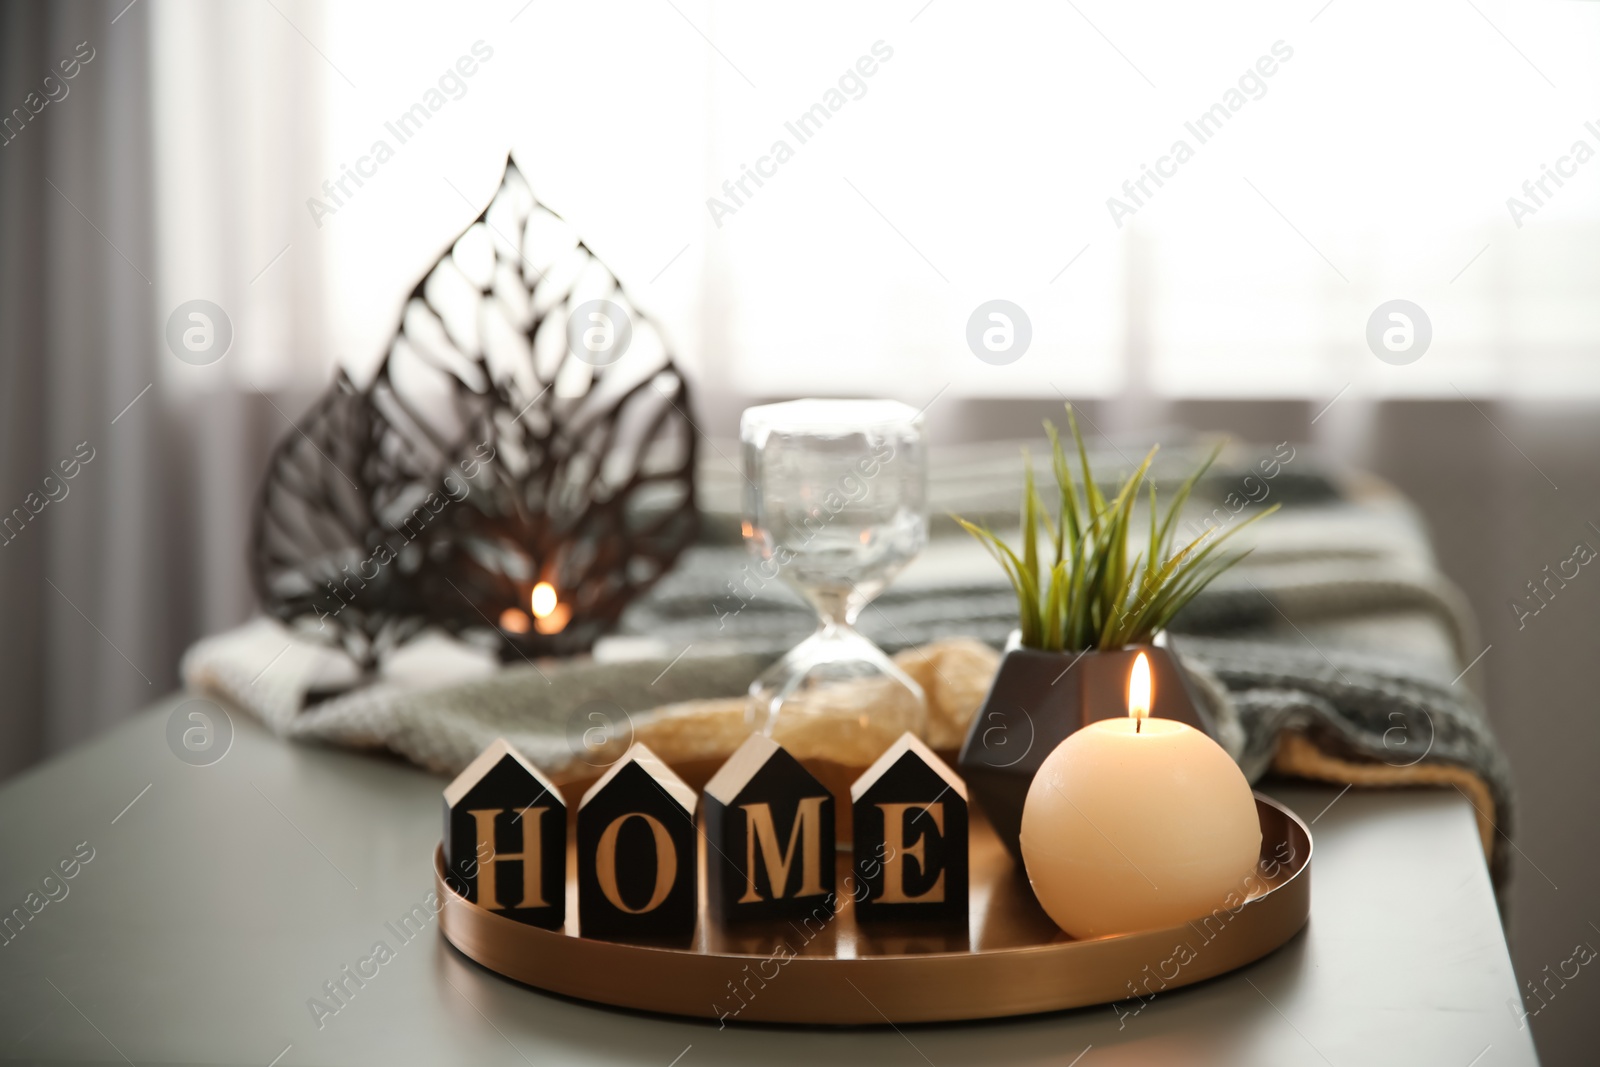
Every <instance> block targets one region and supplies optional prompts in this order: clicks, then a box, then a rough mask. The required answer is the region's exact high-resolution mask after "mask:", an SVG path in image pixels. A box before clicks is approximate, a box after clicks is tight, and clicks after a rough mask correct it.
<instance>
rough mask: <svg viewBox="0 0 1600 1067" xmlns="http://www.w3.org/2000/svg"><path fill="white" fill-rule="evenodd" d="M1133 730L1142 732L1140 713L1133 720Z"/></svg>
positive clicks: (1138, 732)
mask: <svg viewBox="0 0 1600 1067" xmlns="http://www.w3.org/2000/svg"><path fill="white" fill-rule="evenodd" d="M1133 732H1134V733H1136V734H1140V733H1144V716H1142V715H1140V716H1138V717H1136V718H1135V719H1134V720H1133Z"/></svg>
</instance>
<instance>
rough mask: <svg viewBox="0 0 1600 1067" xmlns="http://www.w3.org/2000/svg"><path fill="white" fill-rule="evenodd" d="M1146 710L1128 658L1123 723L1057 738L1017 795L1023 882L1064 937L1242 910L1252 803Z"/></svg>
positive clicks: (1251, 860)
mask: <svg viewBox="0 0 1600 1067" xmlns="http://www.w3.org/2000/svg"><path fill="white" fill-rule="evenodd" d="M1150 703H1151V680H1150V664H1149V661H1148V660H1147V659H1146V658H1145V656H1144V654H1143V653H1140V654H1139V656H1138V657H1137V658H1136V659H1135V660H1134V665H1133V670H1132V671H1131V673H1130V676H1129V680H1128V716H1127V718H1120V719H1102V720H1100V721H1098V722H1092V723H1090V724H1089V725H1087V726H1085V727H1083V728H1082V729H1080V730H1078V731H1076V732H1075V733H1073V734H1071V735H1069V736H1068V737H1067V739H1066V740H1065V741H1063V742H1061V744H1060V745H1059V746H1057V747H1056V749H1055V751H1054V752H1052V753H1050V755H1049V756H1048V757H1047V758H1046V759H1045V761H1044V763H1043V765H1041V766H1040V768H1039V773H1038V774H1037V775H1035V776H1034V779H1033V784H1032V786H1030V787H1029V789H1028V799H1027V803H1026V804H1025V806H1024V807H1023V812H1022V857H1023V862H1024V863H1025V865H1026V866H1027V870H1028V880H1029V881H1030V882H1031V883H1032V885H1033V891H1034V895H1035V896H1037V897H1038V898H1039V904H1040V905H1041V906H1042V907H1043V908H1044V910H1045V912H1046V913H1047V914H1048V915H1049V916H1050V918H1051V919H1053V920H1055V923H1056V925H1057V926H1060V927H1061V928H1062V929H1063V930H1065V931H1066V932H1067V933H1069V934H1071V935H1072V936H1073V937H1076V938H1090V937H1101V936H1104V935H1107V934H1119V933H1131V932H1133V931H1137V930H1151V929H1159V928H1161V927H1166V926H1176V925H1178V924H1180V923H1183V922H1185V921H1187V920H1190V919H1195V918H1198V917H1199V916H1202V915H1205V914H1207V913H1208V912H1210V911H1211V910H1212V909H1214V908H1217V907H1222V906H1224V903H1225V901H1228V898H1229V895H1230V894H1238V898H1239V899H1241V900H1242V899H1243V898H1244V889H1243V886H1244V884H1245V879H1246V877H1247V876H1248V875H1249V874H1250V873H1251V872H1252V871H1253V870H1254V869H1255V866H1256V861H1257V859H1258V858H1259V855H1260V852H1261V824H1260V822H1259V820H1258V818H1257V815H1256V805H1255V799H1254V797H1253V796H1252V795H1251V792H1250V785H1249V783H1248V782H1246V781H1245V779H1244V775H1243V774H1242V773H1241V772H1240V770H1239V767H1238V765H1237V764H1235V763H1234V762H1233V759H1232V757H1230V756H1229V755H1228V754H1227V753H1226V752H1224V751H1223V750H1222V748H1221V747H1220V746H1219V745H1217V743H1216V742H1215V741H1212V740H1211V738H1209V737H1207V736H1206V735H1205V734H1203V733H1201V732H1200V731H1199V730H1196V729H1194V728H1193V727H1190V726H1188V725H1187V724H1185V723H1181V722H1176V721H1174V720H1172V719H1153V718H1150V717H1149V716H1150ZM1233 903H1237V901H1234V902H1233Z"/></svg>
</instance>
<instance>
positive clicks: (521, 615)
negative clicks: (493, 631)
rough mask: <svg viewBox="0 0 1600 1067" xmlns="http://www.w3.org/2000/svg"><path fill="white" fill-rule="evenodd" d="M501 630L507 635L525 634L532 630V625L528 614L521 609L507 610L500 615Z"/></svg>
mask: <svg viewBox="0 0 1600 1067" xmlns="http://www.w3.org/2000/svg"><path fill="white" fill-rule="evenodd" d="M500 629H502V630H504V631H506V632H507V633H513V634H525V633H527V632H528V631H529V630H530V629H532V625H531V624H530V623H529V621H528V613H527V612H525V611H523V610H522V609H521V608H507V609H506V610H504V611H502V612H501V613H500Z"/></svg>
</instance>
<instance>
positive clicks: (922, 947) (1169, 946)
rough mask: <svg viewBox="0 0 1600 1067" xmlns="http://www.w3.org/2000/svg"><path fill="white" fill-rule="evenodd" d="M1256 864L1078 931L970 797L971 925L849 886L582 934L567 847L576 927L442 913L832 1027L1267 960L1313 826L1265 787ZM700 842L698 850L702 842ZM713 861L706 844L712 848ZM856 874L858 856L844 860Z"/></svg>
mask: <svg viewBox="0 0 1600 1067" xmlns="http://www.w3.org/2000/svg"><path fill="white" fill-rule="evenodd" d="M1256 810H1257V813H1258V814H1259V815H1260V818H1261V862H1260V863H1259V864H1258V865H1257V868H1256V872H1255V874H1254V875H1253V876H1252V877H1251V878H1248V879H1246V880H1245V882H1246V888H1247V892H1248V895H1247V897H1246V899H1244V900H1243V901H1242V902H1241V901H1238V900H1234V901H1233V902H1232V905H1233V906H1232V907H1223V908H1219V909H1217V910H1216V911H1215V912H1213V913H1212V914H1211V915H1209V916H1206V917H1205V918H1203V919H1196V920H1194V921H1192V922H1188V923H1185V924H1183V925H1180V926H1174V927H1170V928H1167V929H1163V930H1146V931H1144V932H1141V933H1137V934H1121V935H1117V936H1112V937H1100V938H1094V939H1092V940H1088V941H1075V940H1073V939H1072V938H1071V937H1069V936H1068V935H1066V934H1064V933H1062V932H1061V931H1060V930H1059V929H1057V928H1056V926H1055V924H1054V923H1052V922H1051V921H1050V919H1049V917H1048V916H1046V915H1045V913H1044V912H1043V911H1042V910H1041V909H1040V907H1039V905H1038V903H1037V902H1036V901H1035V900H1034V897H1033V891H1032V890H1031V889H1030V888H1029V887H1028V883H1027V879H1026V877H1025V875H1024V874H1023V872H1022V871H1021V870H1020V869H1019V868H1018V867H1017V866H1016V865H1015V864H1014V863H1013V862H1012V860H1011V858H1010V856H1009V855H1007V853H1006V851H1005V849H1004V847H1003V846H1002V845H1001V844H1000V841H999V839H998V838H997V837H995V835H994V832H993V831H992V830H991V829H990V828H989V825H988V823H986V822H984V821H983V819H982V818H981V817H978V815H977V811H976V809H974V818H973V820H972V825H971V831H970V833H971V837H970V841H971V844H970V849H971V851H970V865H971V896H970V898H969V899H970V906H969V911H970V914H969V916H968V922H967V927H966V928H965V929H959V928H940V927H930V926H923V925H911V924H904V925H898V926H893V927H891V926H888V925H884V924H878V923H874V924H872V925H871V926H870V927H863V926H859V925H857V923H856V919H855V914H854V911H853V909H852V907H851V898H850V895H849V894H848V893H842V894H840V898H841V904H840V908H839V910H838V912H837V914H835V915H833V916H831V917H827V918H826V919H823V920H811V919H806V920H802V921H798V922H784V921H777V922H772V923H763V924H760V925H759V926H752V927H751V928H738V929H728V928H725V927H723V926H722V925H721V924H719V923H718V922H716V921H715V920H714V919H712V918H711V917H710V916H709V915H708V914H707V910H706V902H705V893H704V885H705V879H704V877H702V878H701V880H700V881H701V886H702V890H701V900H700V921H699V925H698V928H697V930H696V933H695V938H694V941H693V942H692V943H690V944H689V946H688V947H686V948H662V947H656V946H651V945H637V944H619V943H614V942H609V941H596V940H592V939H590V938H585V937H580V936H578V935H577V933H576V932H575V931H576V929H577V918H576V916H577V886H576V883H575V882H574V880H573V878H572V876H571V874H570V872H571V871H573V870H575V869H576V864H575V860H574V858H573V857H572V856H571V855H570V854H569V856H568V861H569V862H568V870H569V875H568V880H567V916H568V918H567V926H566V929H564V930H543V929H540V928H538V927H534V926H527V925H525V924H523V923H519V922H516V921H514V920H511V919H507V918H505V917H504V916H501V915H497V914H495V913H494V912H491V911H487V910H485V909H483V908H480V907H478V906H477V905H476V904H473V903H470V902H469V901H467V900H466V899H464V898H463V897H461V896H459V895H458V894H456V893H455V892H453V891H452V890H451V889H449V888H448V887H447V886H446V885H445V881H444V860H443V854H442V852H441V851H440V850H435V853H434V882H435V885H436V888H437V891H438V894H439V900H440V901H441V902H442V903H443V910H442V911H441V912H440V914H439V925H440V929H441V930H442V931H443V933H444V936H445V937H446V938H447V939H448V940H449V941H450V943H451V944H452V945H454V946H455V947H456V948H458V949H460V950H461V951H462V952H463V953H465V954H466V955H467V956H468V957H470V958H471V959H473V960H476V961H477V962H478V963H480V964H482V965H483V966H485V967H487V968H489V969H490V970H491V971H496V972H498V973H499V974H502V975H504V976H505V977H507V978H511V979H514V980H516V981H518V982H522V983H524V984H526V985H530V986H534V987H535V988H538V989H543V990H547V991H549V992H552V993H560V994H563V995H565V996H569V997H578V998H580V999H583V1000H591V1001H596V1002H599V1003H601V1004H611V1005H615V1006H618V1007H624V1008H636V1009H640V1010H643V1011H654V1012H665V1013H667V1014H671V1015H691V1016H697V1017H701V1018H708V1019H721V1020H726V1021H729V1022H734V1021H737V1022H778V1023H809V1024H827V1025H860V1024H871V1023H878V1024H882V1023H920V1022H947V1021H952V1020H958V1019H987V1018H995V1017H998V1016H1006V1015H1027V1014H1031V1013H1034V1012H1045V1011H1056V1010H1059V1009H1062V1008H1078V1007H1083V1006H1085V1005H1090V1004H1103V1003H1108V1002H1111V1001H1116V1000H1123V999H1128V998H1131V997H1135V996H1138V997H1148V996H1150V995H1152V994H1154V993H1158V992H1161V991H1163V990H1167V989H1175V988H1177V987H1179V986H1185V985H1190V984H1192V983H1194V982H1199V981H1202V980H1204V979H1207V978H1212V977H1215V976H1216V975H1219V974H1223V973H1225V972H1227V971H1231V970H1233V969H1234V968H1236V967H1242V966H1244V965H1245V964H1247V963H1250V962H1253V961H1255V960H1258V959H1260V958H1261V957H1262V956H1265V955H1267V954H1268V953H1269V952H1271V951H1273V950H1274V949H1276V948H1278V947H1279V946H1280V945H1282V944H1284V943H1285V942H1286V941H1288V940H1289V939H1290V938H1291V937H1293V936H1294V935H1295V934H1296V933H1297V932H1298V931H1299V930H1300V928H1301V927H1302V926H1304V925H1305V922H1306V918H1307V917H1308V916H1309V914H1310V911H1311V834H1310V831H1309V830H1307V829H1306V825H1305V824H1304V823H1302V822H1301V821H1300V820H1299V819H1298V818H1297V817H1296V816H1295V815H1294V814H1293V813H1291V812H1290V811H1289V810H1288V809H1286V808H1284V807H1283V806H1282V805H1280V804H1278V803H1277V802H1276V801H1274V800H1271V799H1270V798H1268V797H1264V796H1262V795H1261V794H1260V793H1257V794H1256ZM703 851H704V850H702V852H703ZM701 862H702V865H703V863H704V857H703V856H702V857H701ZM838 865H839V866H838V871H839V884H840V885H844V884H846V883H845V881H844V879H845V875H846V874H848V873H849V870H850V856H849V854H848V853H843V852H842V853H840V854H839V858H838Z"/></svg>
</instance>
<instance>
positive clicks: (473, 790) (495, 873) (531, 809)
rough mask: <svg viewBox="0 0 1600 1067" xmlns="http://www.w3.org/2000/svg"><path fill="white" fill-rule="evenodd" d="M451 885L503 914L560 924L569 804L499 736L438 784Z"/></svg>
mask: <svg viewBox="0 0 1600 1067" xmlns="http://www.w3.org/2000/svg"><path fill="white" fill-rule="evenodd" d="M444 864H445V880H446V883H447V884H448V885H449V886H450V888H452V889H454V890H455V891H456V892H458V893H460V894H461V895H462V896H464V897H466V898H467V899H468V900H470V901H472V902H473V903H475V904H478V905H481V906H482V907H485V908H488V909H489V910H490V911H496V912H499V913H500V914H502V915H504V916H505V917H506V918H508V919H515V920H517V921H518V922H523V923H528V924H529V925H530V926H542V927H545V928H546V929H550V930H557V929H560V927H561V924H562V923H563V922H565V921H566V917H567V806H566V804H564V803H563V802H562V800H561V793H560V791H559V790H557V789H556V787H555V786H553V785H551V784H550V782H549V780H548V779H547V778H545V776H544V775H542V774H540V773H539V772H538V770H536V769H535V768H534V766H533V764H531V763H529V762H528V761H527V760H525V759H523V758H522V754H521V753H520V752H518V751H517V750H516V749H514V748H512V747H511V745H510V744H509V743H508V742H507V741H506V740H505V738H500V739H499V740H497V741H495V742H494V743H493V744H491V745H490V746H489V747H488V748H486V749H484V750H483V752H482V753H480V754H479V756H478V758H477V759H475V760H473V761H472V762H471V763H470V764H468V765H467V768H466V770H464V771H462V772H461V773H460V774H459V775H457V776H456V780H455V781H453V782H451V783H450V785H449V786H448V787H447V788H446V789H445V791H444Z"/></svg>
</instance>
